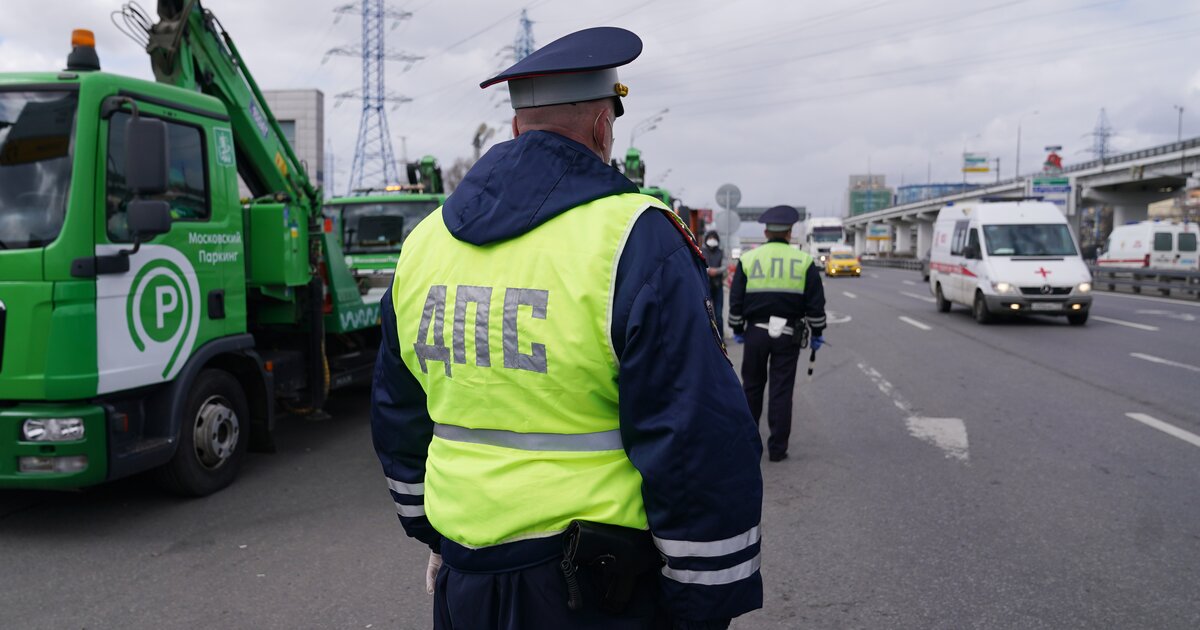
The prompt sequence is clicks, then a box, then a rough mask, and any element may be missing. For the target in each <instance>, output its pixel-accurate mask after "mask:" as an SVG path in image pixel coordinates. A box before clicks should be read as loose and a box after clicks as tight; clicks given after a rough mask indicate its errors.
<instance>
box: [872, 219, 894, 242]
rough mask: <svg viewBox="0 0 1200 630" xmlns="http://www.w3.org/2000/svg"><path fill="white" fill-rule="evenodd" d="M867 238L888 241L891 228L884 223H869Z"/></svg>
mask: <svg viewBox="0 0 1200 630" xmlns="http://www.w3.org/2000/svg"><path fill="white" fill-rule="evenodd" d="M867 240H868V241H890V240H892V228H891V227H889V226H888V225H887V224H885V223H871V224H869V225H867Z"/></svg>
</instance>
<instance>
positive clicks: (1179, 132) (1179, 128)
mask: <svg viewBox="0 0 1200 630" xmlns="http://www.w3.org/2000/svg"><path fill="white" fill-rule="evenodd" d="M1171 107H1174V108H1175V110H1176V111H1177V112H1179V122H1178V123H1177V124H1176V127H1175V142H1183V105H1172V106H1171Z"/></svg>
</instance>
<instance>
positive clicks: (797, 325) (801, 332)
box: [788, 319, 810, 348]
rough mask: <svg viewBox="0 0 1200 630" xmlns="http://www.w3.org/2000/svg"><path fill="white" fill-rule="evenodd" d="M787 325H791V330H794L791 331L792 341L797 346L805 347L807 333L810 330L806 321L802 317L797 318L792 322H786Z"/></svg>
mask: <svg viewBox="0 0 1200 630" xmlns="http://www.w3.org/2000/svg"><path fill="white" fill-rule="evenodd" d="M788 325H789V326H791V327H792V330H793V331H795V332H793V333H792V343H794V344H796V346H797V347H800V348H807V347H808V335H809V332H810V331H809V329H808V323H807V322H805V321H804V320H803V319H797V320H796V321H794V322H788Z"/></svg>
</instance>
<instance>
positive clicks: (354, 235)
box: [325, 155, 446, 296]
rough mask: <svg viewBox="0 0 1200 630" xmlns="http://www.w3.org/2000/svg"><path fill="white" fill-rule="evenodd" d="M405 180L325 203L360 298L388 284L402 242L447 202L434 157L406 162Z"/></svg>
mask: <svg viewBox="0 0 1200 630" xmlns="http://www.w3.org/2000/svg"><path fill="white" fill-rule="evenodd" d="M408 180H409V184H408V185H401V186H389V187H387V188H386V189H384V190H383V191H375V190H366V191H360V192H361V193H363V194H358V195H355V196H353V197H335V198H333V199H327V200H326V201H325V218H326V220H327V221H328V222H330V223H331V225H332V228H331V229H332V230H333V231H334V232H335V233H337V234H339V235H340V236H341V245H342V250H343V251H344V252H345V254H346V266H347V267H349V268H350V271H351V273H353V274H354V278H355V280H356V281H357V282H358V287H359V290H360V292H361V293H362V294H364V295H368V294H370V292H371V291H372V290H374V291H375V293H382V291H383V290H384V289H386V288H387V287H389V286H391V283H392V275H393V273H394V272H395V270H396V262H397V261H398V260H399V259H400V247H401V245H403V243H404V239H406V238H408V234H409V233H410V232H412V231H413V228H415V227H417V224H418V223H420V222H421V219H424V218H425V217H427V216H429V215H430V214H431V213H432V212H433V211H434V210H437V209H438V207H439V206H441V205H442V203H444V202H445V201H446V195H445V190H444V188H443V186H442V169H441V168H440V167H439V166H438V162H437V158H434V157H433V156H431V155H427V156H425V157H423V158H421V159H420V161H418V162H412V163H410V164H409V165H408ZM371 295H373V296H374V294H371Z"/></svg>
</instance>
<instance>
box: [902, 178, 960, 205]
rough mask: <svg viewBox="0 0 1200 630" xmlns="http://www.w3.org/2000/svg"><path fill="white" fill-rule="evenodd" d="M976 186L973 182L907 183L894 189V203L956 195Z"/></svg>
mask: <svg viewBox="0 0 1200 630" xmlns="http://www.w3.org/2000/svg"><path fill="white" fill-rule="evenodd" d="M973 188H978V186H977V185H975V184H963V183H953V184H909V185H907V186H901V187H900V188H898V189H896V205H898V206H902V205H904V204H906V203H915V202H917V201H925V200H928V199H937V198H938V197H946V196H949V195H957V194H959V193H964V192H967V191H968V190H971V189H973Z"/></svg>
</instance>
